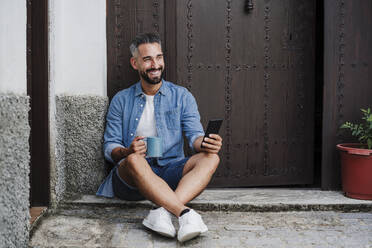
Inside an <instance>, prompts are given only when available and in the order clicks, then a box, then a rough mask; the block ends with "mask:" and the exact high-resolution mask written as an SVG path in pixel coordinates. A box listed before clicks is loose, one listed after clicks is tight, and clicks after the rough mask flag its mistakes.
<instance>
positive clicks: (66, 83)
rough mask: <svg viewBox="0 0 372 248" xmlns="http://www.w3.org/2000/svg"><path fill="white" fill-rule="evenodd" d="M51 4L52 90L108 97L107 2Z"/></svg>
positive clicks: (83, 0) (58, 1)
mask: <svg viewBox="0 0 372 248" xmlns="http://www.w3.org/2000/svg"><path fill="white" fill-rule="evenodd" d="M49 6H50V8H49V18H50V33H49V35H50V37H49V46H50V48H49V51H50V55H49V57H50V84H51V89H54V93H55V94H56V95H58V94H69V95H87V94H88V95H99V96H106V95H107V87H106V1H105V0H49ZM51 94H53V92H51Z"/></svg>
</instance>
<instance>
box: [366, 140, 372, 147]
mask: <svg viewBox="0 0 372 248" xmlns="http://www.w3.org/2000/svg"><path fill="white" fill-rule="evenodd" d="M367 144H368V149H372V139H367Z"/></svg>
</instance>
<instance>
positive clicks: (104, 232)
mask: <svg viewBox="0 0 372 248" xmlns="http://www.w3.org/2000/svg"><path fill="white" fill-rule="evenodd" d="M147 212H148V209H143V208H137V209H122V208H119V207H101V208H97V207H89V206H86V207H75V208H74V209H67V210H59V211H58V212H57V213H55V214H53V215H50V216H48V217H46V218H44V219H43V220H42V222H41V223H40V226H39V227H38V228H37V229H36V231H35V232H34V235H33V237H32V239H31V241H30V246H31V247H141V248H144V247H208V248H212V247H332V248H334V247H348V248H349V247H357V248H372V213H371V212H367V213H341V212H334V211H306V212H303V211H302V212H301V211H296V212H218V211H207V212H201V214H202V216H203V218H204V221H205V223H206V224H207V225H208V227H209V229H210V231H209V232H207V233H205V234H203V235H202V236H200V237H198V238H196V239H194V240H191V241H188V242H186V243H183V244H180V243H178V242H177V241H176V240H175V239H168V238H163V237H161V236H158V235H156V234H153V233H151V232H150V231H148V230H146V229H144V228H143V227H142V225H141V221H142V219H143V218H144V217H145V216H146V214H147ZM174 224H175V226H176V227H178V225H177V221H176V219H174Z"/></svg>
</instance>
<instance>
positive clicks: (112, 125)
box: [103, 95, 124, 163]
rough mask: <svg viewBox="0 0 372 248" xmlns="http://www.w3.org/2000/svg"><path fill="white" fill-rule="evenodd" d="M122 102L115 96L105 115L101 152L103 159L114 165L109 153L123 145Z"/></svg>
mask: <svg viewBox="0 0 372 248" xmlns="http://www.w3.org/2000/svg"><path fill="white" fill-rule="evenodd" d="M123 110H124V106H123V102H122V101H121V99H120V96H118V95H116V96H114V98H113V99H112V101H111V103H110V107H109V109H108V111H107V115H106V129H105V134H104V144H103V152H104V156H105V158H106V159H107V160H108V161H110V162H111V163H114V161H113V159H112V157H111V152H112V150H113V149H115V148H116V147H124V143H123V140H124V139H123V130H122V129H123V112H124V111H123Z"/></svg>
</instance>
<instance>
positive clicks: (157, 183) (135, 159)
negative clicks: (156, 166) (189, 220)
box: [119, 154, 186, 216]
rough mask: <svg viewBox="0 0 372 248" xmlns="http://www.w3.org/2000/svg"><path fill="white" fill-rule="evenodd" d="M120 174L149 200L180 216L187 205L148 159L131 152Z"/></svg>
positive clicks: (120, 168)
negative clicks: (154, 169) (152, 167)
mask: <svg viewBox="0 0 372 248" xmlns="http://www.w3.org/2000/svg"><path fill="white" fill-rule="evenodd" d="M119 175H120V177H121V178H122V179H124V181H125V182H126V183H127V184H129V185H130V186H135V187H137V188H138V190H139V191H140V192H141V193H142V194H143V196H145V197H146V198H147V199H148V200H150V201H152V202H154V203H155V204H157V205H159V206H162V207H164V208H165V209H167V210H168V211H169V212H171V213H173V214H174V215H176V216H179V215H180V213H181V212H182V210H184V209H185V208H186V206H185V205H184V204H183V203H182V202H181V201H180V200H179V199H178V197H177V195H176V194H175V192H174V191H173V190H172V189H171V188H170V187H169V186H168V184H167V183H166V182H165V181H164V180H163V179H161V178H160V177H158V176H157V175H156V174H155V173H154V172H153V171H152V169H151V167H150V165H149V164H148V163H147V161H146V159H145V158H144V157H142V156H140V155H137V154H131V155H129V156H128V157H127V159H125V160H124V162H123V163H122V164H121V165H120V166H119Z"/></svg>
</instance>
